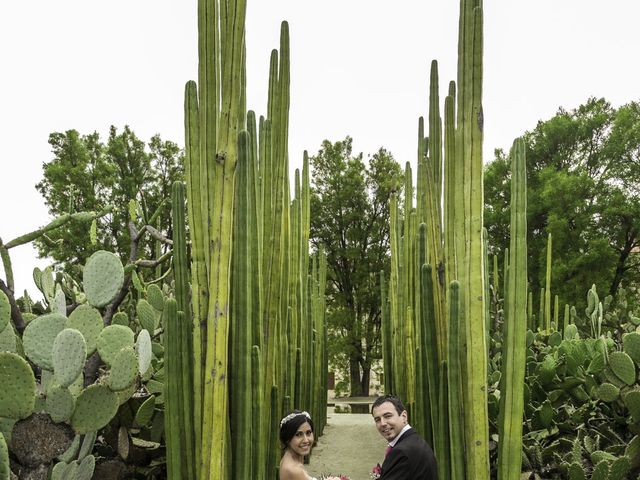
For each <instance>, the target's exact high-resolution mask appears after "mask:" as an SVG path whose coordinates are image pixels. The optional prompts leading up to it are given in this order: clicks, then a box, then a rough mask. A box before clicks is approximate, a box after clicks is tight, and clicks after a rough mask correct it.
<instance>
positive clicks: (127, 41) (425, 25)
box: [0, 0, 640, 292]
mask: <svg viewBox="0 0 640 480" xmlns="http://www.w3.org/2000/svg"><path fill="white" fill-rule="evenodd" d="M196 4H197V1H196V0H189V1H185V0H109V1H106V0H55V1H52V0H31V1H28V2H26V1H2V2H0V45H2V47H0V65H1V67H0V69H1V74H0V165H1V169H0V237H2V239H3V240H5V241H9V240H11V239H12V238H14V237H16V236H18V235H21V234H23V233H26V232H28V231H31V230H33V229H35V228H37V227H38V226H41V225H43V224H45V223H47V222H48V220H49V219H48V215H47V212H46V209H45V208H44V206H43V203H42V199H41V197H40V195H39V194H38V193H37V192H36V190H35V188H34V185H35V183H37V182H38V181H39V180H40V179H41V166H42V164H43V163H44V162H47V161H49V160H50V159H51V152H50V149H49V145H48V143H47V139H48V136H49V133H51V132H54V131H64V130H67V129H72V128H73V129H76V130H78V131H80V132H81V133H83V134H87V133H90V132H93V131H98V132H100V133H101V134H102V136H103V138H104V137H106V134H107V132H108V128H109V126H110V125H115V126H117V127H118V128H122V127H123V126H124V125H125V124H128V125H130V126H131V128H132V129H133V130H134V131H135V133H136V134H137V135H138V136H139V137H140V138H142V139H144V140H149V138H150V137H151V136H152V135H153V134H155V133H160V134H161V136H162V137H163V138H164V139H170V140H173V141H175V142H177V143H179V144H180V145H183V143H184V134H183V113H182V108H183V107H182V105H183V90H184V84H185V82H186V81H187V80H189V79H195V78H196V75H197V31H196V9H197V7H196ZM484 8H485V63H484V65H485V75H484V117H485V146H484V151H485V161H487V160H490V159H491V158H492V152H493V150H494V148H504V149H508V148H509V146H510V145H511V142H512V140H513V139H514V138H515V137H517V136H519V135H521V134H522V133H523V132H524V131H525V130H529V129H532V128H533V127H535V124H536V122H537V121H538V120H540V119H546V118H549V117H550V116H552V115H553V114H554V113H555V112H556V110H557V109H558V107H559V106H564V107H565V108H569V109H570V108H574V107H576V106H578V105H580V104H581V103H583V102H584V101H585V100H586V99H587V98H588V97H589V96H597V97H605V98H607V99H608V100H609V101H611V102H612V103H613V104H614V106H619V105H621V104H624V103H627V102H629V101H631V100H638V99H639V98H640V94H639V88H640V65H639V63H638V61H637V56H638V50H639V47H640V42H639V41H638V38H639V36H638V20H639V19H640V2H639V1H638V0H607V1H606V2H603V1H602V0H536V1H527V2H524V1H517V0H485V2H484ZM283 19H286V20H288V21H289V23H290V32H291V116H290V118H291V121H290V125H291V127H290V161H291V164H292V166H298V165H299V164H300V161H301V158H302V152H303V150H305V149H307V150H309V152H310V153H315V152H317V150H318V148H319V146H320V143H321V142H322V140H323V139H330V140H332V141H335V140H339V139H342V138H344V137H345V136H346V135H351V136H352V137H353V138H354V147H355V150H356V151H357V152H359V151H363V152H364V153H365V154H367V153H373V152H375V151H376V150H377V149H378V148H379V147H380V146H384V147H385V148H387V149H388V150H390V151H391V152H392V153H393V155H394V156H395V158H396V160H398V161H400V162H403V163H404V162H405V161H407V160H409V161H412V162H413V161H414V160H415V152H416V140H415V139H416V129H417V118H418V117H419V116H420V115H426V112H427V98H428V75H429V64H430V62H431V60H432V59H434V58H435V59H437V60H438V61H439V63H440V85H441V96H442V98H444V93H445V92H446V88H447V85H448V82H449V80H450V79H455V75H456V73H455V64H456V51H457V24H458V23H457V22H458V20H457V19H458V2H457V1H455V0H437V1H436V0H431V1H424V0H422V1H418V0H395V1H393V2H389V1H382V0H323V1H321V2H320V1H313V2H312V1H308V0H249V6H248V13H247V73H248V92H247V93H248V102H247V103H248V106H249V108H252V109H254V110H255V111H256V112H257V113H258V114H261V113H264V111H265V109H266V92H267V74H268V63H269V52H270V50H271V49H272V48H274V47H277V46H278V35H279V30H280V21H281V20H283ZM634 58H635V59H636V60H634ZM11 255H12V259H13V263H14V272H15V274H16V287H17V291H18V292H20V291H22V290H23V289H24V288H28V289H29V290H30V292H32V291H33V290H35V289H34V287H33V286H32V281H31V270H32V269H33V267H34V266H36V265H38V266H41V267H42V266H44V265H46V261H44V260H36V259H35V254H34V252H33V250H32V249H31V247H29V246H23V247H18V248H16V249H13V250H11ZM0 276H2V277H3V278H4V273H2V274H0Z"/></svg>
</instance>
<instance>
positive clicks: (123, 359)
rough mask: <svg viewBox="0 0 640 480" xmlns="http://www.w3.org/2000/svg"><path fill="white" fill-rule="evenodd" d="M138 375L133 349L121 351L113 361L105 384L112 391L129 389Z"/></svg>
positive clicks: (128, 348)
mask: <svg viewBox="0 0 640 480" xmlns="http://www.w3.org/2000/svg"><path fill="white" fill-rule="evenodd" d="M137 374H138V357H137V356H136V353H135V351H134V350H133V347H125V348H123V349H121V350H120V351H119V352H118V353H117V354H116V356H115V357H114V359H113V363H112V364H111V370H110V371H109V378H108V381H107V384H108V385H109V388H110V389H111V390H113V391H116V392H117V391H120V390H124V389H126V388H127V387H130V386H131V384H132V383H133V382H134V381H135V380H136V376H137Z"/></svg>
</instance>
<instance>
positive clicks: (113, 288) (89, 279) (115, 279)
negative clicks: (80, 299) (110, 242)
mask: <svg viewBox="0 0 640 480" xmlns="http://www.w3.org/2000/svg"><path fill="white" fill-rule="evenodd" d="M123 283H124V268H123V267H122V262H121V261H120V259H119V258H118V257H117V256H116V255H114V254H113V253H111V252H106V251H104V250H99V251H97V252H96V253H94V254H93V255H91V256H90V257H89V259H88V260H87V264H86V265H85V267H84V270H83V272H82V284H83V287H84V293H85V295H86V296H87V300H88V302H89V303H90V304H91V305H93V306H94V307H97V308H100V307H104V306H105V305H108V304H109V303H110V302H111V301H112V300H113V299H114V298H115V296H116V295H117V293H118V291H120V289H121V288H122V285H123Z"/></svg>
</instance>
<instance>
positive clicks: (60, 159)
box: [36, 126, 182, 273]
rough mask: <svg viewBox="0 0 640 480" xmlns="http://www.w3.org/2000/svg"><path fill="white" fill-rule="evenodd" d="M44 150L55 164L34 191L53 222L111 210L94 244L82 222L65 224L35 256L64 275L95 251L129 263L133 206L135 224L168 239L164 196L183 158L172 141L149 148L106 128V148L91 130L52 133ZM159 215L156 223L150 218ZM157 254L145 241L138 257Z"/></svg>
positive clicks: (127, 134)
mask: <svg viewBox="0 0 640 480" xmlns="http://www.w3.org/2000/svg"><path fill="white" fill-rule="evenodd" d="M49 144H50V145H51V148H52V153H53V159H51V160H50V161H48V162H45V163H44V164H43V179H42V180H41V181H40V182H39V183H38V184H37V185H36V188H37V190H38V191H39V192H40V193H41V194H42V196H43V197H44V200H45V203H46V205H47V207H48V210H49V213H50V214H51V215H52V216H58V215H61V214H63V213H74V212H79V211H99V210H101V209H102V208H104V207H105V206H107V205H113V206H114V207H115V209H114V211H113V213H111V214H109V215H106V216H104V217H102V218H100V219H99V220H98V224H97V242H96V244H95V245H94V244H92V243H91V241H90V235H89V231H88V228H87V225H86V224H70V226H69V228H61V229H58V230H56V231H54V232H52V233H51V234H50V235H49V236H47V237H44V238H42V239H40V240H38V241H37V242H36V245H37V247H38V252H39V255H40V256H41V257H51V258H53V259H54V260H55V261H56V262H59V263H61V265H62V266H63V268H64V269H65V270H66V271H68V272H69V273H73V270H74V268H73V266H74V265H77V264H84V263H85V260H86V259H87V258H88V256H89V255H91V253H93V252H94V251H95V250H98V249H107V250H111V251H115V252H117V253H118V254H119V255H120V256H121V257H122V258H123V259H125V258H128V257H129V254H130V248H131V237H130V230H129V228H128V222H129V220H130V212H129V202H130V201H131V200H135V201H136V202H137V205H138V208H137V210H138V212H137V214H138V216H139V218H138V223H142V224H146V223H148V222H149V221H151V222H152V225H151V226H152V227H155V228H156V229H157V230H158V231H159V232H160V233H164V234H165V235H168V236H170V231H169V230H170V225H171V222H170V208H169V202H168V199H169V192H170V189H171V184H172V183H173V181H174V180H178V179H181V178H182V152H181V150H180V148H179V147H178V146H177V145H176V144H175V143H173V142H171V141H163V140H162V139H161V138H160V136H158V135H155V136H154V137H152V138H151V140H150V142H149V144H148V146H147V145H145V143H144V142H143V141H142V140H140V139H139V138H138V137H136V135H135V133H134V132H133V131H132V130H131V129H130V128H129V127H128V126H125V127H124V129H123V131H122V132H118V131H117V129H116V128H115V127H113V126H112V127H111V128H110V131H109V137H108V139H107V141H106V143H103V142H102V141H101V139H100V136H99V135H98V133H96V132H94V133H92V134H89V135H81V134H80V133H78V132H77V131H76V130H68V131H66V132H64V133H62V132H55V133H52V134H51V135H50V136H49ZM158 209H160V213H159V215H157V216H156V218H157V220H156V219H153V218H152V217H153V214H154V212H156V211H158ZM165 248H166V247H165ZM158 253H159V252H157V249H156V242H154V240H153V239H149V237H148V236H146V239H145V240H144V241H142V242H140V244H139V245H138V251H137V258H154V257H155V258H157V256H158Z"/></svg>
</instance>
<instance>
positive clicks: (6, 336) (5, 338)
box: [0, 325, 17, 353]
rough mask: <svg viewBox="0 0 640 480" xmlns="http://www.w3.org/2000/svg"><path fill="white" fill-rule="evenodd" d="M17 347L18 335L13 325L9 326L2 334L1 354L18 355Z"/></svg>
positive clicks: (0, 341)
mask: <svg viewBox="0 0 640 480" xmlns="http://www.w3.org/2000/svg"><path fill="white" fill-rule="evenodd" d="M16 347H17V345H16V333H15V332H14V331H13V327H12V326H11V325H7V327H6V328H5V329H4V330H2V331H1V332H0V352H14V353H17V349H16Z"/></svg>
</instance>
